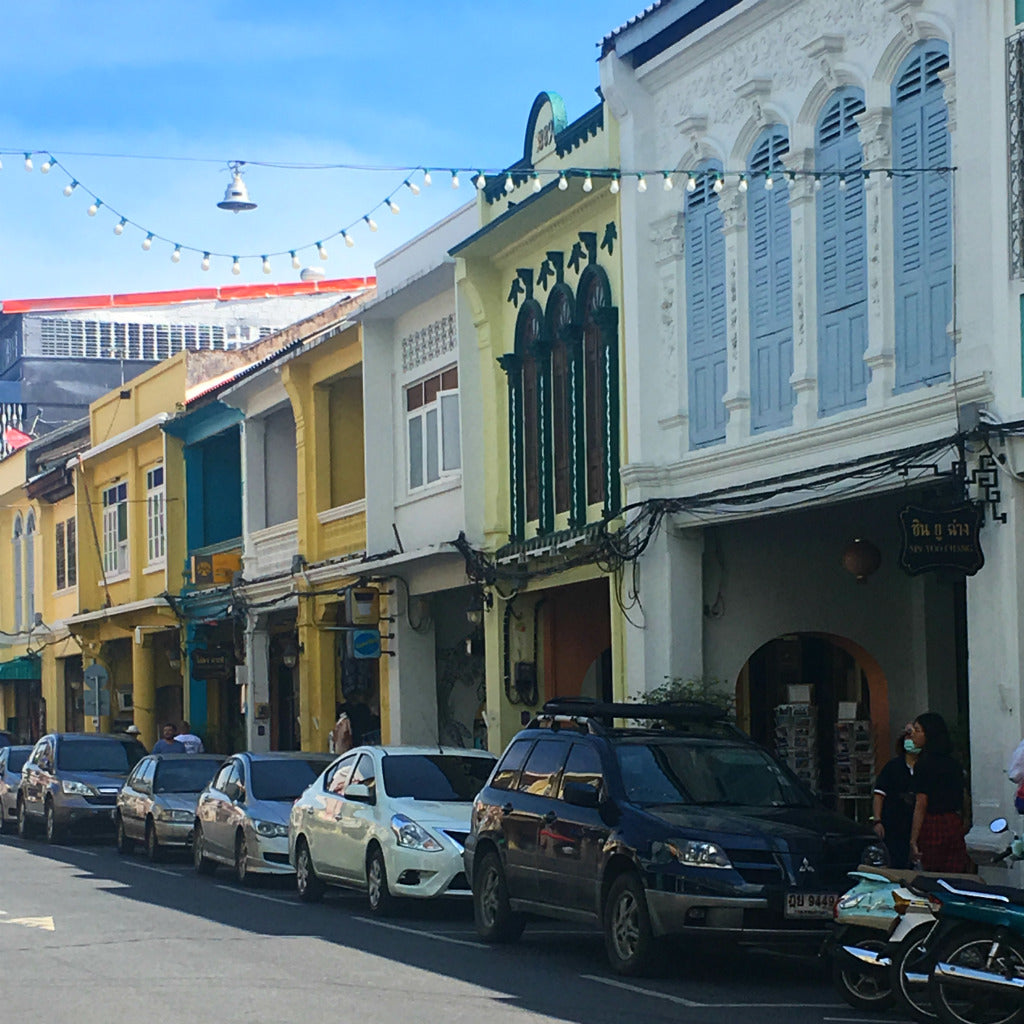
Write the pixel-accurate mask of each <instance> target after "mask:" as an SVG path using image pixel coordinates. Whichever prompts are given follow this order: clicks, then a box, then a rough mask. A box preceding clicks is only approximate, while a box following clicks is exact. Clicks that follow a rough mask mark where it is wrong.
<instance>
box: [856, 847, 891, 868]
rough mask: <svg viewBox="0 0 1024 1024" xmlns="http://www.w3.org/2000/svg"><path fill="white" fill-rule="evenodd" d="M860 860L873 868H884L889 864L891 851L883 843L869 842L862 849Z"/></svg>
mask: <svg viewBox="0 0 1024 1024" xmlns="http://www.w3.org/2000/svg"><path fill="white" fill-rule="evenodd" d="M860 862H861V864H869V865H870V866H871V867H873V868H884V867H886V866H887V865H888V864H889V851H888V850H887V849H886V848H885V846H884V845H883V844H882V843H868V845H867V846H865V847H864V849H863V850H862V851H861V855H860Z"/></svg>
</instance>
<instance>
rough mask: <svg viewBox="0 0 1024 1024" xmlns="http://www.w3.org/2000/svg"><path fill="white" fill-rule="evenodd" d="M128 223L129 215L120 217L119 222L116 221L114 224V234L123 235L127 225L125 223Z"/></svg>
mask: <svg viewBox="0 0 1024 1024" xmlns="http://www.w3.org/2000/svg"><path fill="white" fill-rule="evenodd" d="M127 223H128V218H127V217H122V218H121V219H120V220H119V221H118V222H117V223H116V224H115V225H114V234H115V235H123V234H124V226H125V225H126V224H127Z"/></svg>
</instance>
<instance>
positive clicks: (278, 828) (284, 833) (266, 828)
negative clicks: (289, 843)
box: [252, 821, 288, 839]
mask: <svg viewBox="0 0 1024 1024" xmlns="http://www.w3.org/2000/svg"><path fill="white" fill-rule="evenodd" d="M252 827H253V828H254V829H256V833H257V835H261V836H263V837H264V838H265V839H287V838H288V826H287V825H279V824H278V823H277V822H276V821H254V822H253V823H252Z"/></svg>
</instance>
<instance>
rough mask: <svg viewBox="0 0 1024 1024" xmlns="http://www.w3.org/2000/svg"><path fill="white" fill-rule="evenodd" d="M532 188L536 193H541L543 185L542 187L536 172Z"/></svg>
mask: <svg viewBox="0 0 1024 1024" xmlns="http://www.w3.org/2000/svg"><path fill="white" fill-rule="evenodd" d="M532 188H533V191H534V192H539V191H540V188H541V185H540V175H539V174H538V173H537V172H536V171H534V172H533V185H532Z"/></svg>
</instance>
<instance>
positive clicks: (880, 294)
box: [857, 107, 896, 409]
mask: <svg viewBox="0 0 1024 1024" xmlns="http://www.w3.org/2000/svg"><path fill="white" fill-rule="evenodd" d="M857 121H858V123H859V124H860V130H861V141H862V145H863V148H864V167H865V168H866V169H868V170H871V169H873V170H875V173H874V174H872V175H871V176H870V177H869V178H868V179H867V181H866V182H865V183H864V201H865V205H866V209H867V250H868V344H867V349H866V350H865V352H864V362H865V363H866V364H867V366H868V369H869V370H870V371H871V379H870V380H869V381H868V408H869V409H881V408H882V407H884V406H885V405H887V404H888V403H889V402H890V401H891V400H892V393H893V388H894V387H895V386H896V346H895V333H896V330H895V327H896V312H895V309H894V306H893V301H894V296H895V288H894V282H895V277H894V274H895V255H894V253H893V245H894V243H893V221H892V185H891V183H890V181H889V180H888V178H887V177H886V175H885V174H884V173H881V172H880V170H879V169H880V168H883V167H890V166H891V165H892V111H891V110H890V109H889V108H888V107H880V108H876V109H873V110H868V111H865V112H864V113H863V114H861V115H860V117H859V118H858V119H857Z"/></svg>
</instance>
